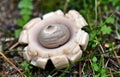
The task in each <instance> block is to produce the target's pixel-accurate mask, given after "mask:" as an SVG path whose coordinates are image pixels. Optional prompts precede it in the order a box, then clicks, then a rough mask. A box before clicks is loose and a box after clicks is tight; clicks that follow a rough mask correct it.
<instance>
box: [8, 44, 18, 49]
mask: <svg viewBox="0 0 120 77" xmlns="http://www.w3.org/2000/svg"><path fill="white" fill-rule="evenodd" d="M18 45H19V42H16V43H15V44H14V45H12V46H11V47H10V48H9V50H12V49H14V48H15V47H16V46H18Z"/></svg>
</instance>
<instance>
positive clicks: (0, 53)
mask: <svg viewBox="0 0 120 77" xmlns="http://www.w3.org/2000/svg"><path fill="white" fill-rule="evenodd" d="M0 55H1V56H2V57H3V58H4V59H5V60H6V61H7V62H8V63H10V64H11V65H12V66H13V67H14V68H15V69H16V70H17V71H18V72H19V73H20V74H21V76H22V77H25V76H24V74H23V73H22V72H21V71H20V70H19V69H18V68H17V67H16V66H15V65H14V64H13V63H12V62H11V61H10V60H9V59H8V58H7V57H6V56H5V55H4V54H3V53H2V52H1V51H0Z"/></svg>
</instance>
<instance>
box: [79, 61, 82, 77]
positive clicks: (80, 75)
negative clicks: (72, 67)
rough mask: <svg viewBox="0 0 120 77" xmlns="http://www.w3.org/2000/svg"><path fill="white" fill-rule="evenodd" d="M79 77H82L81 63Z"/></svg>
mask: <svg viewBox="0 0 120 77" xmlns="http://www.w3.org/2000/svg"><path fill="white" fill-rule="evenodd" d="M79 77H82V69H81V63H79Z"/></svg>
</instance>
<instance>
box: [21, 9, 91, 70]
mask: <svg viewBox="0 0 120 77" xmlns="http://www.w3.org/2000/svg"><path fill="white" fill-rule="evenodd" d="M86 25H87V23H86V21H85V20H84V18H83V17H82V16H81V15H80V14H79V13H78V12H77V11H75V10H70V11H69V12H68V13H66V14H64V13H63V12H62V11H61V10H57V11H55V12H50V13H48V14H45V15H44V16H43V19H41V18H34V19H32V20H31V21H29V22H28V23H27V24H26V25H25V26H24V28H23V31H22V32H21V34H20V37H19V43H21V44H28V46H27V47H25V48H24V50H25V52H23V56H24V58H25V59H26V60H27V61H29V62H30V63H31V64H33V65H34V66H38V67H41V68H42V69H45V66H46V64H47V62H48V60H51V61H52V63H53V65H54V66H55V67H56V68H57V69H62V68H65V67H66V66H68V65H69V61H70V62H71V63H74V62H75V61H76V60H78V59H80V58H81V56H82V51H83V50H85V49H86V47H87V44H88V40H89V36H88V34H87V33H86V32H85V31H83V30H82V29H81V28H82V27H84V26H86Z"/></svg>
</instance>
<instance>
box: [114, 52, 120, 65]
mask: <svg viewBox="0 0 120 77" xmlns="http://www.w3.org/2000/svg"><path fill="white" fill-rule="evenodd" d="M114 55H115V57H116V59H117V61H118V63H119V65H120V60H119V58H118V55H117V53H116V51H114Z"/></svg>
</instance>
